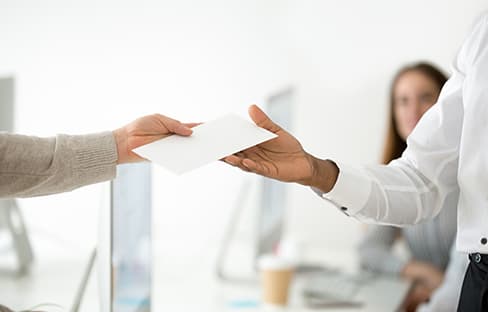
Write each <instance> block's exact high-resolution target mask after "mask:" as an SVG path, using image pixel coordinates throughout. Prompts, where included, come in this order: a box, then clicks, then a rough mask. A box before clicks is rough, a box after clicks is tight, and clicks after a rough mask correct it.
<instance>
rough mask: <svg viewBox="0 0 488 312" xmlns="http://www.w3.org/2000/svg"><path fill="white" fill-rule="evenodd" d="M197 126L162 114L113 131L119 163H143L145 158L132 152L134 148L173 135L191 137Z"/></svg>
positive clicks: (150, 116)
mask: <svg viewBox="0 0 488 312" xmlns="http://www.w3.org/2000/svg"><path fill="white" fill-rule="evenodd" d="M197 125H198V123H181V122H179V121H177V120H174V119H172V118H169V117H166V116H163V115H160V114H153V115H148V116H144V117H141V118H138V119H136V120H134V121H133V122H131V123H129V124H128V125H126V126H124V127H122V128H119V129H117V130H115V131H113V134H114V137H115V142H116V144H117V152H118V161H117V163H119V164H121V163H127V162H136V161H142V160H143V158H141V157H140V156H138V155H137V154H135V153H134V152H132V150H133V149H134V148H136V147H139V146H142V145H145V144H148V143H151V142H154V141H156V140H159V139H162V138H164V137H167V136H169V135H172V134H177V135H181V136H190V135H191V134H192V132H193V131H192V129H191V128H193V127H194V126H197Z"/></svg>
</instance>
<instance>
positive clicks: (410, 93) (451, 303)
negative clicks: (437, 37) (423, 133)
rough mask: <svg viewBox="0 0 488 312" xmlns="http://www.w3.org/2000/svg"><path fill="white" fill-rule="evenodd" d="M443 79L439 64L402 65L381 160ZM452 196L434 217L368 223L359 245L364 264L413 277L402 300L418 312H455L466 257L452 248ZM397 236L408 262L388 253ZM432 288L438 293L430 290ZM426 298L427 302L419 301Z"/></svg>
mask: <svg viewBox="0 0 488 312" xmlns="http://www.w3.org/2000/svg"><path fill="white" fill-rule="evenodd" d="M446 81H447V77H446V76H445V75H444V74H443V73H442V72H441V71H440V70H439V69H437V68H436V67H434V66H432V65H430V64H427V63H417V64H413V65H410V66H406V67H404V68H402V69H401V70H400V71H399V72H398V73H397V74H396V76H395V77H394V79H393V82H392V84H391V89H390V113H389V121H388V122H389V125H388V132H387V136H386V142H385V147H384V151H383V161H382V162H383V164H388V163H389V162H390V161H392V160H394V159H396V158H399V157H400V156H401V154H402V153H403V151H404V150H405V148H406V146H407V144H406V139H407V137H408V136H409V135H410V133H411V132H412V130H413V129H414V128H415V126H416V124H417V122H418V121H419V120H420V118H421V117H422V115H423V114H424V113H425V112H426V111H427V110H428V109H429V108H430V107H432V106H433V105H434V104H435V103H436V102H437V98H438V97H439V94H440V91H441V89H442V87H443V85H444V83H445V82H446ZM454 201H455V199H453V204H452V205H448V207H446V208H445V209H443V210H442V211H441V213H440V214H439V215H438V216H437V217H436V218H435V219H433V220H431V221H427V222H425V223H420V224H417V225H413V226H409V227H405V228H396V227H391V226H371V227H370V228H368V232H367V234H366V236H365V238H364V239H363V241H362V242H361V243H360V245H359V255H360V263H361V267H362V268H363V269H366V270H369V271H374V272H378V273H383V274H385V273H386V274H392V275H399V276H402V277H405V278H408V279H411V280H413V282H414V286H413V288H412V290H411V292H410V294H409V296H408V297H407V298H406V301H405V308H406V310H407V311H416V310H417V308H419V309H418V310H422V311H456V308H457V302H458V298H459V293H460V290H461V285H462V279H463V277H464V272H465V268H466V265H467V257H466V255H463V254H459V253H456V252H455V251H454V250H452V253H451V247H452V246H453V243H454V238H455V236H456V222H457V220H456V219H457V213H456V211H457V205H456V204H457V203H455V202H454ZM406 209H410V207H408V208H407V207H406ZM400 238H403V239H404V240H405V242H406V245H407V247H408V249H409V251H410V254H411V259H410V260H408V261H405V260H403V259H402V258H400V257H398V256H396V255H395V254H394V253H393V250H392V248H393V245H394V243H395V242H396V241H397V240H398V239H400ZM453 257H457V258H458V259H457V260H454V259H452V258H453ZM450 262H452V268H449V271H450V272H449V278H446V282H445V285H443V282H444V277H445V274H444V272H446V269H447V268H448V264H449V266H451V264H450ZM441 285H442V286H441ZM437 291H438V292H439V293H438V294H436V295H434V293H435V292H437ZM434 298H435V300H434ZM429 299H431V300H430V303H429V304H422V303H426V302H427V301H429ZM421 304H422V305H421ZM420 305H421V306H420Z"/></svg>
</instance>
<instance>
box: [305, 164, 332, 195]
mask: <svg viewBox="0 0 488 312" xmlns="http://www.w3.org/2000/svg"><path fill="white" fill-rule="evenodd" d="M308 157H310V163H311V165H312V174H311V176H310V177H309V179H307V185H308V186H311V187H314V188H317V189H319V190H321V191H322V192H324V193H328V192H330V191H331V190H332V188H333V187H334V185H335V183H336V181H337V177H338V176H339V168H338V167H337V165H336V164H335V163H334V162H333V161H331V160H328V159H325V160H324V159H319V158H316V157H314V156H312V155H309V154H308Z"/></svg>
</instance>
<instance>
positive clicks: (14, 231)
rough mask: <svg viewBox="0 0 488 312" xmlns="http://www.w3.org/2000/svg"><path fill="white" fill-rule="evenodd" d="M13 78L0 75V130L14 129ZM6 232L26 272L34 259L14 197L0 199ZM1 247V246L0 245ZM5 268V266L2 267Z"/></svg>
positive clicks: (0, 220) (0, 224) (0, 229)
mask: <svg viewBox="0 0 488 312" xmlns="http://www.w3.org/2000/svg"><path fill="white" fill-rule="evenodd" d="M14 104H15V79H14V77H0V132H2V131H5V132H13V131H14ZM4 231H5V232H6V233H8V236H9V237H10V240H9V242H10V243H11V246H12V248H8V249H12V250H13V251H14V253H15V258H16V262H17V267H16V268H15V270H16V271H17V272H18V273H19V274H24V273H27V272H28V271H29V269H30V267H31V264H32V262H33V261H34V252H33V250H32V246H31V243H30V240H29V236H28V233H27V228H26V226H25V223H24V218H23V215H22V212H21V209H20V207H19V205H18V203H17V201H16V200H15V199H12V198H9V199H0V232H4ZM0 247H2V249H3V246H0ZM2 269H6V268H2Z"/></svg>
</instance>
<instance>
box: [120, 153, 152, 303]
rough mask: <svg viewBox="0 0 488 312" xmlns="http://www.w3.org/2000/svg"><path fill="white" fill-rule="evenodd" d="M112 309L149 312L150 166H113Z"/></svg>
mask: <svg viewBox="0 0 488 312" xmlns="http://www.w3.org/2000/svg"><path fill="white" fill-rule="evenodd" d="M111 254H112V286H113V288H112V289H113V293H112V310H113V311H117V312H136V311H137V312H142V311H150V305H151V165H150V163H146V162H145V163H137V164H128V165H121V166H118V167H117V178H116V179H115V180H114V181H113V182H112V253H111Z"/></svg>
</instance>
